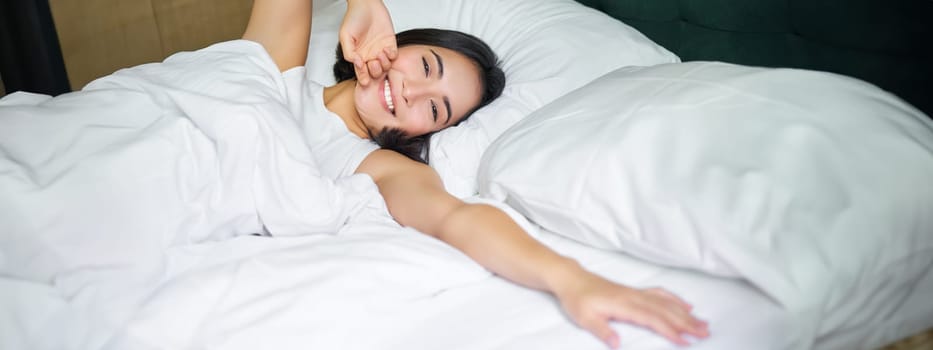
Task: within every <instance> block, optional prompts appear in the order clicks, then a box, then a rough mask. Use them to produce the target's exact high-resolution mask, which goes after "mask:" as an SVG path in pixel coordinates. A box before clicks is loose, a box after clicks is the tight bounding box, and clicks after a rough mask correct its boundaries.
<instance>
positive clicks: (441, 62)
mask: <svg viewBox="0 0 933 350" xmlns="http://www.w3.org/2000/svg"><path fill="white" fill-rule="evenodd" d="M431 53H433V54H434V59H436V60H437V71H438V73H440V77H441V78H443V77H444V60H442V59H441V55H438V54H437V52H434V49H431Z"/></svg>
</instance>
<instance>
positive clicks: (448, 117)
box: [444, 96, 450, 125]
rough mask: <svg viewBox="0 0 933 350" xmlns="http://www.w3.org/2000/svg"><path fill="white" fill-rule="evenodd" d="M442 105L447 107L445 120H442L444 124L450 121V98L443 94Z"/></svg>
mask: <svg viewBox="0 0 933 350" xmlns="http://www.w3.org/2000/svg"><path fill="white" fill-rule="evenodd" d="M444 106H446V107H447V120H446V121H444V124H445V125H446V124H447V123H450V98H448V97H447V96H444Z"/></svg>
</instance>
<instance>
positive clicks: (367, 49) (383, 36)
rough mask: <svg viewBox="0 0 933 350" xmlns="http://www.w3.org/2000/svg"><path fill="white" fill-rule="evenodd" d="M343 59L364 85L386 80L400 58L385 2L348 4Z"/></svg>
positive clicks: (360, 0) (352, 0)
mask: <svg viewBox="0 0 933 350" xmlns="http://www.w3.org/2000/svg"><path fill="white" fill-rule="evenodd" d="M340 45H341V46H342V47H343V57H344V58H345V59H346V60H347V61H350V62H353V66H354V68H355V70H356V78H357V81H358V82H359V83H360V84H363V85H368V84H369V83H370V81H372V80H373V79H375V78H379V77H382V76H383V74H384V73H385V72H387V71H388V70H389V67H391V65H392V60H394V59H395V57H396V55H397V54H398V47H397V46H396V43H395V28H394V27H393V26H392V18H391V17H390V16H389V10H388V9H387V8H386V6H385V4H383V3H382V0H348V1H347V13H346V14H345V15H344V17H343V23H342V24H341V25H340Z"/></svg>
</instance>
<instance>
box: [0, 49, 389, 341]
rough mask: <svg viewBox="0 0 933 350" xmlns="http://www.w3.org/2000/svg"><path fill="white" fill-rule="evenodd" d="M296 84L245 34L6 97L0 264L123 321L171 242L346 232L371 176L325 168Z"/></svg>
mask: <svg viewBox="0 0 933 350" xmlns="http://www.w3.org/2000/svg"><path fill="white" fill-rule="evenodd" d="M285 96H286V91H285V85H284V83H283V81H282V75H281V73H279V71H278V69H277V68H276V66H275V64H274V63H273V62H272V60H271V58H270V57H268V55H267V54H266V53H265V51H264V50H262V48H261V47H260V46H259V45H258V44H255V43H250V42H246V41H234V42H228V43H222V44H218V45H214V46H212V47H210V48H207V49H204V50H200V51H197V52H190V53H182V54H178V55H175V56H173V57H171V58H169V59H167V60H166V61H165V62H164V63H160V64H150V65H143V66H139V67H135V68H131V69H126V70H122V71H119V72H117V73H115V74H113V75H111V76H108V77H105V78H102V79H100V80H97V81H95V82H93V83H91V84H89V85H88V86H87V87H86V88H85V89H84V90H83V91H80V92H75V93H71V94H66V95H63V96H60V97H58V98H55V99H51V98H48V97H47V96H41V95H32V94H22V93H20V94H13V95H11V96H8V97H6V98H4V99H3V100H0V276H2V277H7V278H16V279H20V280H23V281H28V283H39V284H46V285H52V286H54V287H55V290H56V291H57V292H58V293H60V295H61V296H62V297H64V298H65V300H68V301H69V303H70V304H71V305H72V306H75V307H87V308H88V309H89V310H98V309H99V307H100V306H102V305H107V307H108V308H110V309H113V310H119V311H118V312H114V313H112V314H108V313H102V314H101V315H96V316H94V317H92V318H93V321H94V322H86V323H85V322H81V323H80V324H85V325H87V327H94V326H95V325H97V324H102V325H105V326H106V325H115V324H121V323H123V322H124V321H125V320H126V319H127V317H129V316H130V314H131V310H133V308H134V307H135V306H137V305H141V304H142V303H143V301H144V300H145V299H146V298H147V295H146V294H145V292H146V291H147V289H146V288H140V287H145V286H155V285H158V284H159V283H161V281H162V279H163V278H164V277H165V276H166V273H167V271H169V270H171V266H169V263H170V261H169V259H167V258H166V251H167V250H171V249H173V247H178V246H184V245H187V244H191V243H198V242H205V241H215V240H221V239H228V238H231V237H235V236H238V235H244V234H254V233H259V234H263V233H271V234H273V235H277V236H287V235H296V234H302V235H309V234H334V233H336V232H337V231H338V230H339V229H340V228H341V227H342V226H343V225H344V224H345V223H346V222H347V220H348V219H349V218H350V217H351V216H358V214H359V212H360V211H361V210H363V208H364V207H365V206H366V205H367V203H370V204H372V203H376V205H377V209H378V208H379V207H378V205H379V203H381V197H379V195H378V192H377V191H375V186H374V185H373V183H372V181H371V180H370V179H369V178H368V177H365V176H353V177H350V178H347V179H344V180H340V181H338V182H336V183H335V182H334V181H331V180H330V179H328V178H326V177H322V176H321V173H320V170H319V169H318V168H317V165H316V164H315V162H314V158H313V157H312V156H311V153H310V150H309V149H308V148H307V146H305V144H304V141H303V139H302V134H301V133H300V132H299V129H298V128H297V127H296V121H295V117H296V116H293V115H291V114H290V113H289V112H288V108H287V107H288V106H287V105H288V102H289V101H287V99H286V97H285ZM23 283H27V282H23ZM140 291H143V292H140ZM138 292H140V293H138ZM104 328H107V327H104Z"/></svg>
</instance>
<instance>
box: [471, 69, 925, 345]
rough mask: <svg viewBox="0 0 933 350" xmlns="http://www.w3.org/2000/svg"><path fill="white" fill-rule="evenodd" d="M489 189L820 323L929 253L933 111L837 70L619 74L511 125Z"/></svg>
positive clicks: (852, 310)
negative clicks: (753, 289) (759, 293)
mask: <svg viewBox="0 0 933 350" xmlns="http://www.w3.org/2000/svg"><path fill="white" fill-rule="evenodd" d="M479 185H480V194H481V195H482V196H486V197H490V198H493V199H498V200H503V201H505V202H506V203H507V204H509V205H511V206H512V207H514V208H516V209H517V210H518V211H519V212H521V213H522V214H524V215H526V216H527V217H528V218H529V219H530V220H531V221H533V222H536V223H537V224H539V225H541V226H542V227H544V228H545V229H548V230H550V231H554V232H558V233H561V234H563V235H566V236H567V237H569V238H572V239H576V240H578V241H581V242H584V243H587V244H589V245H592V246H596V247H600V248H605V249H612V250H618V251H623V252H627V253H630V254H632V255H635V256H638V257H641V258H644V259H647V260H650V261H653V262H656V263H661V264H666V265H672V266H678V267H684V268H691V269H699V270H702V271H706V272H710V273H713V274H716V275H722V276H730V277H742V278H745V279H748V280H749V281H751V282H752V283H753V284H754V285H757V286H758V287H760V288H761V289H762V290H764V291H765V292H767V293H768V294H769V295H771V296H772V297H774V298H775V299H776V300H778V301H779V302H781V303H782V304H783V305H785V306H787V307H788V308H789V310H792V311H794V312H798V313H801V314H805V315H807V316H814V317H804V318H803V319H811V320H821V321H820V322H821V323H820V324H814V325H812V326H813V328H811V329H813V330H814V331H815V332H820V333H821V334H825V332H826V331H828V330H831V329H842V328H845V327H847V325H852V324H859V323H860V322H865V320H867V319H870V318H872V317H879V315H885V312H893V310H894V307H896V305H897V303H899V302H900V300H903V297H904V295H905V293H906V292H907V291H908V290H909V288H904V286H905V285H908V284H909V283H911V281H913V280H914V279H915V278H916V276H918V274H919V273H921V272H923V271H925V270H926V269H929V268H930V266H931V264H933V122H931V121H930V120H929V119H928V117H927V116H925V115H923V114H922V113H921V112H919V111H918V110H917V109H915V108H913V107H911V106H909V105H907V104H906V103H904V102H903V101H902V100H900V99H898V98H896V97H894V96H893V95H891V94H889V93H887V92H884V91H882V90H880V89H878V88H876V87H874V86H872V85H870V84H867V83H864V82H861V81H858V80H855V79H852V78H847V77H843V76H839V75H834V74H830V73H820V72H812V71H803V70H791V69H765V68H751V67H742V66H736V65H729V64H724V63H710V62H692V63H676V64H668V65H660V66H655V67H648V68H623V69H620V70H618V71H615V72H612V73H609V74H607V75H605V76H603V77H601V78H599V79H597V80H595V81H593V82H591V83H590V84H588V85H586V86H585V87H583V88H580V89H579V90H576V91H574V92H572V93H569V94H567V95H566V96H564V97H562V98H560V99H558V100H557V101H554V102H553V103H551V104H549V105H547V106H546V107H544V108H542V109H539V110H538V111H536V112H534V113H533V114H532V115H531V116H529V117H528V118H526V119H524V120H522V121H521V122H519V123H518V124H517V125H515V126H514V127H513V128H511V129H509V130H508V131H506V133H505V134H503V135H502V136H501V137H500V138H499V139H498V140H497V141H496V142H495V143H493V145H492V146H490V148H489V149H488V150H487V152H486V156H485V157H484V159H483V163H482V167H481V168H480V171H479ZM872 300H890V302H889V303H885V304H882V305H884V307H883V308H880V309H879V308H864V307H863V306H864V305H866V303H867V302H868V301H872ZM814 322H816V321H814Z"/></svg>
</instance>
